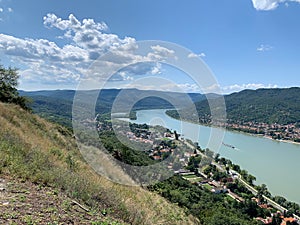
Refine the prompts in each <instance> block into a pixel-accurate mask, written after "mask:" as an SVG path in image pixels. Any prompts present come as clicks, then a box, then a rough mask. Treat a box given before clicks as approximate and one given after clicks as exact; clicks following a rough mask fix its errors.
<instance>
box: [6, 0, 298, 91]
mask: <svg viewBox="0 0 300 225" xmlns="http://www.w3.org/2000/svg"><path fill="white" fill-rule="evenodd" d="M299 2H300V1H297V0H296V1H295V0H294V1H289V0H286V1H285V0H243V1H237V0H224V1H217V0H201V1H196V0H192V1H188V2H187V1H176V2H175V1H172V0H164V1H159V0H152V1H140V0H135V1H133V0H127V1H124V0H119V1H116V0H107V1H102V0H90V1H88V2H87V1H62V0H60V1H58V0H51V1H50V0H43V1H40V0H27V1H16V0H0V58H1V63H2V64H4V65H5V66H9V65H11V66H14V67H18V68H19V69H20V75H21V80H20V86H19V88H20V89H25V90H38V89H69V88H71V89H75V88H76V86H77V84H78V82H79V80H80V79H82V77H83V76H84V71H85V69H86V68H88V66H89V64H90V63H91V62H92V59H95V54H96V53H97V54H96V56H101V54H104V53H105V52H106V51H109V50H110V49H111V48H112V46H121V47H122V46H123V47H124V46H127V47H128V46H133V45H134V44H135V42H137V41H142V40H162V41H168V42H174V43H176V44H179V45H182V46H184V47H186V48H188V49H190V50H191V51H193V52H194V53H195V54H198V55H200V57H201V58H202V60H203V61H204V62H205V63H206V64H207V65H208V66H209V68H210V69H211V70H212V71H213V73H214V75H215V77H216V79H217V80H218V83H219V85H220V87H221V89H222V90H223V92H224V93H230V92H233V91H239V90H242V89H245V88H254V89H255V88H260V87H291V86H299V85H300V82H299V71H300V63H299V62H300V44H299V40H300V24H299V21H300V4H299ZM89 19H90V20H89ZM72 21H73V22H74V21H75V23H72ZM78 24H80V26H79V25H78ZM76 26H77V27H76ZM86 34H89V35H92V39H93V40H92V39H89V40H86V39H84V37H86V36H85V35H86ZM96 40H97V41H96ZM88 41H90V43H88ZM124 51H125V50H124ZM123 53H124V54H127V53H128V52H123ZM156 53H157V54H162V52H161V51H160V52H156ZM130 57H131V59H134V60H135V59H136V58H137V57H136V56H133V55H130ZM139 69H140V68H139ZM142 69H143V70H141V71H144V72H145V74H148V75H149V74H152V75H156V76H161V77H165V78H168V79H172V80H174V81H176V82H177V83H178V85H180V87H182V88H183V89H184V90H185V91H197V87H196V86H195V85H194V84H193V82H192V81H191V80H190V79H188V78H187V76H185V75H183V74H182V73H181V72H179V71H176V70H174V69H170V68H168V67H165V66H163V65H159V64H155V65H149V66H148V67H147V68H145V67H143V68H142ZM136 70H138V69H136ZM141 71H139V75H140V73H141ZM154 71H155V73H154ZM127 72H128V71H127ZM135 72H137V71H135ZM125 73H126V71H125ZM121 75H122V76H119V78H120V80H119V83H118V85H117V86H118V87H122V85H123V84H127V85H128V84H129V83H130V80H134V79H135V77H136V75H137V74H134V73H129V74H127V75H126V74H121ZM122 78H123V80H122ZM129 78H130V79H129ZM115 84H116V82H110V83H109V84H108V85H107V86H108V87H114V85H115ZM148 88H149V87H148ZM158 89H159V88H158Z"/></svg>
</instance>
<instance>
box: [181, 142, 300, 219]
mask: <svg viewBox="0 0 300 225" xmlns="http://www.w3.org/2000/svg"><path fill="white" fill-rule="evenodd" d="M183 142H184V143H185V144H186V145H187V146H189V147H190V148H191V149H195V146H193V145H191V144H190V143H188V142H187V141H185V140H184V141H183ZM197 153H198V154H200V155H201V156H202V157H206V156H205V154H203V153H202V152H200V151H197ZM211 164H212V165H214V166H216V167H217V168H218V169H219V170H220V171H221V172H225V171H226V170H225V169H224V168H223V167H222V166H221V165H220V164H218V163H216V162H214V161H213V160H212V162H211ZM232 172H234V173H236V174H237V175H238V180H239V181H240V182H241V183H242V184H244V186H245V187H246V188H247V189H248V190H249V191H251V192H252V194H254V195H257V193H258V191H257V190H256V189H255V188H254V187H252V186H251V185H250V184H248V183H247V182H246V181H245V180H243V178H242V176H241V175H240V174H239V173H238V172H236V171H234V170H232ZM263 198H264V199H265V200H266V202H267V203H268V204H269V205H271V206H272V207H274V208H275V209H277V210H279V211H280V212H284V211H286V212H287V211H288V210H287V209H286V208H284V207H283V206H281V205H279V204H278V203H276V202H275V201H273V200H272V199H270V198H268V197H267V196H265V195H263ZM293 216H294V218H296V219H297V220H298V221H300V217H299V216H297V215H295V214H293Z"/></svg>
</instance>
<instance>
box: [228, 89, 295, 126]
mask: <svg viewBox="0 0 300 225" xmlns="http://www.w3.org/2000/svg"><path fill="white" fill-rule="evenodd" d="M225 101H226V108H227V117H228V119H230V120H232V121H245V122H252V121H256V122H265V123H270V124H271V123H279V124H287V123H296V122H300V88H296V87H295V88H288V89H258V90H244V91H241V92H239V93H234V94H231V95H227V96H225Z"/></svg>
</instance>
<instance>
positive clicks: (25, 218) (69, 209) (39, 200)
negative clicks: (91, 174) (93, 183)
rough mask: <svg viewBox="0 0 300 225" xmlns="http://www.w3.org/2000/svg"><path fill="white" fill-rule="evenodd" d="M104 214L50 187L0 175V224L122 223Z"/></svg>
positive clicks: (104, 211) (103, 210)
mask: <svg viewBox="0 0 300 225" xmlns="http://www.w3.org/2000/svg"><path fill="white" fill-rule="evenodd" d="M87 210H88V211H87ZM106 213H107V212H106V210H105V209H102V211H100V210H99V211H95V210H90V209H88V207H86V206H84V205H81V204H80V203H78V202H75V201H74V200H73V199H70V198H68V197H67V196H66V195H64V193H61V192H60V191H58V190H56V189H53V188H51V187H45V186H42V185H36V184H33V183H31V182H29V181H21V180H18V179H12V178H10V177H7V176H1V175H0V224H53V225H54V224H78V225H79V224H94V225H96V224H116V225H117V224H122V223H120V222H118V221H116V220H114V219H112V218H109V217H106V216H105V215H106Z"/></svg>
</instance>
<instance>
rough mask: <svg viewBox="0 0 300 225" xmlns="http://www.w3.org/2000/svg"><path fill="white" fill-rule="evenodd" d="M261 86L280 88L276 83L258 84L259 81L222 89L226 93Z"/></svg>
mask: <svg viewBox="0 0 300 225" xmlns="http://www.w3.org/2000/svg"><path fill="white" fill-rule="evenodd" d="M259 88H278V85H276V84H267V85H265V84H257V83H250V84H234V85H230V86H225V87H221V89H222V91H223V92H224V93H232V92H238V91H242V90H245V89H254V90H256V89H259Z"/></svg>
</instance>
